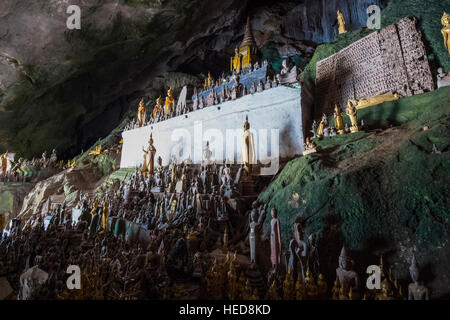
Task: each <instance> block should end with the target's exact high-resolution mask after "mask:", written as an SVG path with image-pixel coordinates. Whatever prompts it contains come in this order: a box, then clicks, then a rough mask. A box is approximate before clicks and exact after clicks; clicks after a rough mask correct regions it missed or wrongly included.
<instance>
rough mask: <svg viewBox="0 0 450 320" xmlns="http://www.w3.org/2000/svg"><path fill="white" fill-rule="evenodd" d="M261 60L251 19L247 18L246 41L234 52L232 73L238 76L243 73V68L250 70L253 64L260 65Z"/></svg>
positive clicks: (231, 63) (231, 65) (231, 64)
mask: <svg viewBox="0 0 450 320" xmlns="http://www.w3.org/2000/svg"><path fill="white" fill-rule="evenodd" d="M260 62H261V59H260V57H259V55H258V47H257V45H256V41H255V38H254V36H253V31H252V26H251V23H250V17H247V24H246V26H245V32H244V39H243V40H242V43H241V44H240V46H239V49H238V48H235V50H234V57H232V58H231V61H230V71H231V72H233V71H234V72H235V73H236V74H239V73H241V71H242V69H243V68H249V67H250V66H251V65H252V64H255V63H260Z"/></svg>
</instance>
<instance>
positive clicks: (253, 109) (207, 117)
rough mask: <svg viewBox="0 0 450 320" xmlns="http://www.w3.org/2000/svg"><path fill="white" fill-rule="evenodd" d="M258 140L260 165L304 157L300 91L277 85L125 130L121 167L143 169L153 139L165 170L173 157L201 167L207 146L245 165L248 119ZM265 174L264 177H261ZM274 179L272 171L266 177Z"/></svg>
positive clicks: (217, 154) (216, 158)
mask: <svg viewBox="0 0 450 320" xmlns="http://www.w3.org/2000/svg"><path fill="white" fill-rule="evenodd" d="M246 116H248V121H249V123H250V128H251V129H250V131H251V132H252V133H253V135H254V143H255V149H256V150H255V151H256V157H257V161H259V162H261V163H262V164H266V165H269V164H270V162H272V164H271V165H272V166H273V165H277V163H278V161H279V158H290V157H293V156H296V155H301V154H302V152H303V141H304V139H303V130H302V109H301V88H300V87H297V88H293V87H288V86H279V87H277V88H272V89H268V90H265V91H262V92H257V93H255V94H248V95H246V96H244V97H241V98H239V99H237V100H233V101H227V102H225V103H222V104H219V105H214V106H210V107H206V108H203V109H201V110H197V111H194V112H190V113H188V114H184V115H181V116H178V117H174V118H171V119H168V120H165V121H161V122H158V123H155V124H151V125H148V126H145V127H141V128H136V129H133V130H128V131H124V132H123V133H122V137H123V146H122V158H121V163H120V167H121V168H130V167H135V166H140V165H141V164H142V162H143V155H144V153H143V151H142V149H143V148H146V147H147V145H148V140H149V137H150V134H152V135H153V140H154V146H155V148H156V150H157V152H156V157H155V162H156V159H157V158H158V156H160V157H161V158H162V162H163V165H167V164H169V163H170V161H171V158H172V157H176V158H177V162H178V163H179V162H181V161H184V160H186V159H190V160H191V161H192V163H202V160H203V152H204V149H205V147H206V141H209V144H210V150H211V151H212V152H213V156H212V159H211V160H213V161H217V162H222V161H223V160H227V161H228V162H230V163H241V149H242V135H243V124H244V122H245V117H246ZM262 174H264V173H262ZM266 174H270V172H266Z"/></svg>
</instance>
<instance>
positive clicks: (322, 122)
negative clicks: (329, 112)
mask: <svg viewBox="0 0 450 320" xmlns="http://www.w3.org/2000/svg"><path fill="white" fill-rule="evenodd" d="M325 120H326V115H323V116H322V120H320V122H319V126H318V127H317V138H318V139H319V140H320V139H322V138H323V129H325Z"/></svg>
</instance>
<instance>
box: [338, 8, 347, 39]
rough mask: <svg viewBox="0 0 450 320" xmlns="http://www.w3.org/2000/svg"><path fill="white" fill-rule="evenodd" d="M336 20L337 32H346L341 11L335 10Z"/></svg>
mask: <svg viewBox="0 0 450 320" xmlns="http://www.w3.org/2000/svg"><path fill="white" fill-rule="evenodd" d="M337 20H338V24H339V28H338V32H339V34H342V33H346V32H347V29H346V27H345V20H344V16H343V15H342V12H341V11H340V10H338V11H337Z"/></svg>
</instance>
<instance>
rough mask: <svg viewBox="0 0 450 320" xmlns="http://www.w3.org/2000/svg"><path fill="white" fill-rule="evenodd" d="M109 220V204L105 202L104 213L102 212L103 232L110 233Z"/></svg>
mask: <svg viewBox="0 0 450 320" xmlns="http://www.w3.org/2000/svg"><path fill="white" fill-rule="evenodd" d="M108 218H109V209H108V202H107V201H105V203H104V204H103V212H102V220H101V227H102V229H103V231H102V232H107V231H108Z"/></svg>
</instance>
